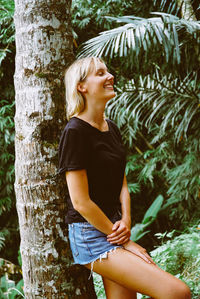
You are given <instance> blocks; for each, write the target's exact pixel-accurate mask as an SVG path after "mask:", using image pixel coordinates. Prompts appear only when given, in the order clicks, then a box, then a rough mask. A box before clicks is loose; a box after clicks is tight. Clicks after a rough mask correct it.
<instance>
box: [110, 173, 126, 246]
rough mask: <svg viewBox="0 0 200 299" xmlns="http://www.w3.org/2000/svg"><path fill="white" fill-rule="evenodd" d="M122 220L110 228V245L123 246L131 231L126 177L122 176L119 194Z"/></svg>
mask: <svg viewBox="0 0 200 299" xmlns="http://www.w3.org/2000/svg"><path fill="white" fill-rule="evenodd" d="M120 202H121V209H122V219H121V220H119V221H116V222H115V223H114V225H113V228H112V231H113V232H112V234H110V235H108V241H109V242H110V243H116V241H117V240H118V241H117V244H119V245H120V244H124V243H125V242H127V241H128V240H129V239H130V235H131V233H130V229H131V204H130V202H131V199H130V194H129V191H128V185H127V180H126V176H125V174H124V180H123V185H122V189H121V193H120Z"/></svg>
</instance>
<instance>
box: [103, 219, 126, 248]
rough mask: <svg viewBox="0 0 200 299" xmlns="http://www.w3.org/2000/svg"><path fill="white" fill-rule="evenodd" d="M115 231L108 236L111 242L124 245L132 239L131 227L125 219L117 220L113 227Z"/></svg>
mask: <svg viewBox="0 0 200 299" xmlns="http://www.w3.org/2000/svg"><path fill="white" fill-rule="evenodd" d="M112 231H113V233H112V234H110V235H108V236H107V240H108V242H110V243H111V244H117V245H122V244H124V243H126V242H127V241H128V240H129V239H130V235H131V232H130V228H129V227H128V225H127V224H126V222H125V221H124V220H119V221H116V222H115V223H114V225H113V228H112Z"/></svg>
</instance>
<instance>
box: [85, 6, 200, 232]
mask: <svg viewBox="0 0 200 299" xmlns="http://www.w3.org/2000/svg"><path fill="white" fill-rule="evenodd" d="M165 2H166V1H165ZM162 3H163V2H162ZM174 3H175V2H174ZM175 11H176V12H177V13H179V10H178V7H177V8H176V9H175ZM155 14H156V16H155ZM112 20H114V21H116V22H118V23H120V26H118V27H115V28H113V29H110V30H107V31H104V32H101V33H100V34H99V35H98V36H96V37H94V38H92V39H90V40H88V41H87V42H86V43H85V45H84V47H83V48H82V50H81V53H80V55H81V56H85V55H95V56H102V57H104V59H106V60H107V61H108V62H109V63H110V61H112V64H113V65H114V66H116V68H115V72H116V76H117V92H118V95H117V97H116V98H115V99H114V100H112V101H110V103H109V105H108V108H107V113H108V115H109V116H110V117H111V118H112V119H114V120H115V121H116V122H117V123H118V125H119V127H120V128H121V130H122V134H123V137H124V140H125V142H126V144H127V146H128V148H129V162H128V167H129V168H131V170H132V171H129V176H128V177H129V180H130V181H131V182H132V183H133V182H134V183H135V184H134V188H136V189H137V190H136V189H135V190H134V192H135V193H136V196H137V194H139V195H138V198H139V200H140V202H141V201H142V198H141V196H142V197H143V196H145V197H146V202H147V203H148V205H149V204H150V203H152V201H153V200H154V199H155V197H156V196H157V195H158V194H162V195H163V196H164V198H165V201H164V206H163V208H162V210H163V211H164V210H165V214H167V215H168V214H170V217H171V219H173V221H175V224H176V225H177V226H179V225H181V222H182V221H183V220H184V221H186V220H189V219H191V215H192V216H193V217H194V218H195V217H196V218H197V217H198V211H196V212H197V214H196V215H195V213H193V210H194V207H196V206H197V201H198V200H199V189H200V179H199V174H200V166H199V165H200V163H199V162H200V161H199V149H200V148H199V137H200V136H199V126H200V117H199V116H200V95H199V85H200V80H199V73H198V72H199V64H198V63H197V62H198V61H199V49H200V47H199V44H200V23H199V22H198V21H191V20H185V19H183V18H180V16H177V15H176V16H175V15H172V14H167V13H164V12H162V13H159V12H156V13H154V14H153V17H151V18H141V17H135V16H128V17H117V18H112ZM121 24H122V25H121ZM119 68H120V71H119ZM152 187H153V190H152ZM144 190H145V193H146V194H145V195H144ZM136 196H135V197H136ZM142 203H143V201H142ZM183 212H184V213H183ZM180 220H181V221H180ZM169 228H170V227H168V229H169Z"/></svg>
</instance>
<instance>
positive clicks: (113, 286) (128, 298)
mask: <svg viewBox="0 0 200 299" xmlns="http://www.w3.org/2000/svg"><path fill="white" fill-rule="evenodd" d="M102 279H103V284H104V288H105V292H106V298H107V299H137V295H136V292H135V291H132V290H130V289H127V288H125V287H123V286H122V285H119V284H118V283H116V282H114V281H112V280H109V279H107V278H104V277H102Z"/></svg>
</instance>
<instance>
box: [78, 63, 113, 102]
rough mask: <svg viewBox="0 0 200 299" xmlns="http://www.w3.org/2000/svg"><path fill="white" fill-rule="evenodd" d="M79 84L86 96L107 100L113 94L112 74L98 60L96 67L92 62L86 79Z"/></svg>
mask: <svg viewBox="0 0 200 299" xmlns="http://www.w3.org/2000/svg"><path fill="white" fill-rule="evenodd" d="M80 84H81V85H82V90H80V91H81V92H82V93H83V94H84V96H85V97H86V98H93V99H104V100H106V102H107V101H108V100H110V99H112V98H113V97H114V96H115V92H114V88H113V85H114V76H113V75H111V74H110V73H109V72H108V70H107V67H106V65H105V64H104V63H103V62H100V61H99V62H98V63H97V65H96V67H95V66H94V64H92V66H91V69H90V71H89V73H88V75H87V77H86V79H85V80H84V81H83V82H81V83H80Z"/></svg>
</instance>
